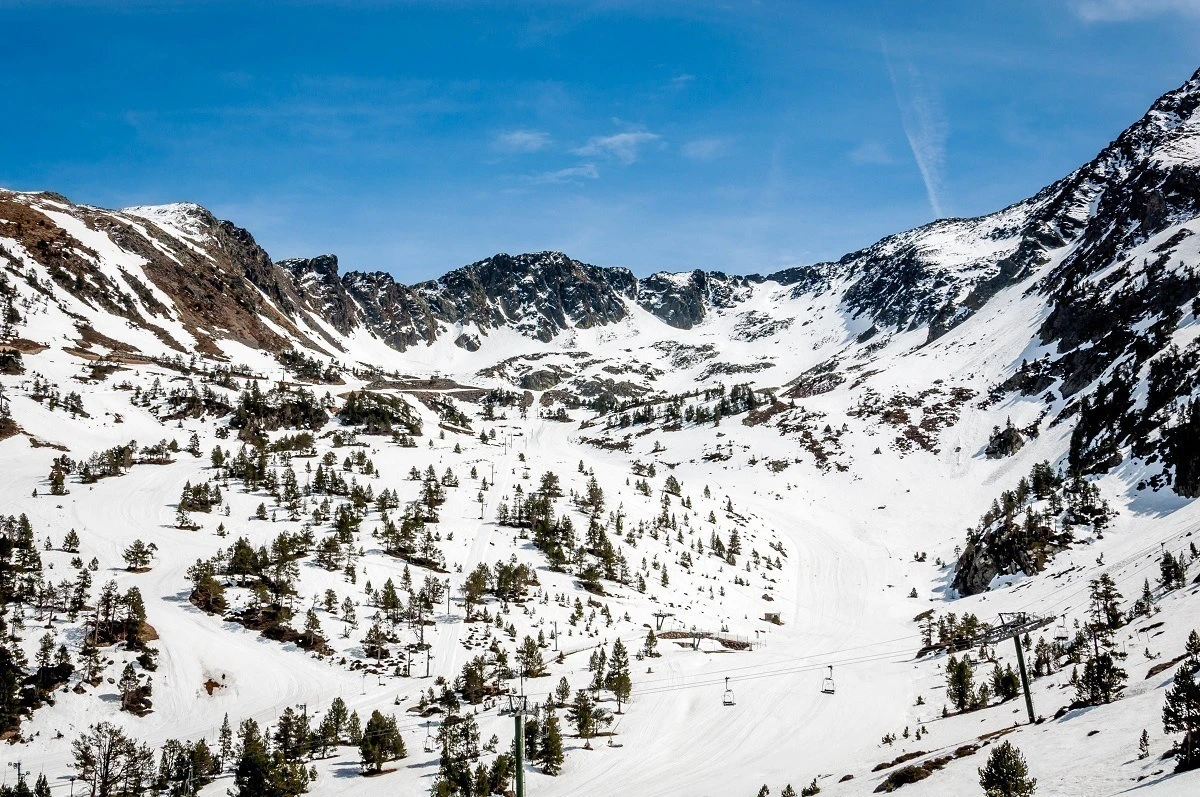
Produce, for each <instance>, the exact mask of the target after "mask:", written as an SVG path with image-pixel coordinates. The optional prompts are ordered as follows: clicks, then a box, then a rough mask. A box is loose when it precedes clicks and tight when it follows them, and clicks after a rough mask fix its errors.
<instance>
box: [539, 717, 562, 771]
mask: <svg viewBox="0 0 1200 797" xmlns="http://www.w3.org/2000/svg"><path fill="white" fill-rule="evenodd" d="M541 731H542V733H541V739H539V740H538V751H537V753H538V758H537V762H538V763H539V764H541V766H542V771H543V772H545V773H546V774H547V775H557V774H558V773H559V772H561V771H562V765H563V740H562V727H561V726H560V724H559V720H558V717H557V716H556V715H555V713H554V709H553V707H550V706H547V708H546V719H545V722H543V723H542V728H541Z"/></svg>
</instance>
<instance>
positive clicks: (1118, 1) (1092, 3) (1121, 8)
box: [1071, 0, 1200, 22]
mask: <svg viewBox="0 0 1200 797" xmlns="http://www.w3.org/2000/svg"><path fill="white" fill-rule="evenodd" d="M1071 7H1072V9H1073V10H1074V12H1075V13H1076V14H1078V15H1079V17H1080V18H1081V19H1083V20H1085V21H1087V22H1124V21H1128V20H1132V19H1144V18H1146V17H1154V16H1159V15H1162V14H1185V15H1188V16H1200V0H1074V1H1073V2H1072V3H1071Z"/></svg>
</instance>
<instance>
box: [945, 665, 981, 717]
mask: <svg viewBox="0 0 1200 797" xmlns="http://www.w3.org/2000/svg"><path fill="white" fill-rule="evenodd" d="M946 696H947V697H948V698H949V699H950V702H951V703H952V704H953V705H954V708H955V709H957V710H958V711H965V710H966V708H967V707H968V706H969V705H971V701H972V700H973V699H974V697H975V675H974V672H973V670H972V668H971V663H970V661H968V660H967V659H966V658H963V659H962V660H961V661H960V660H959V659H958V658H957V657H955V656H951V657H950V660H949V661H947V662H946Z"/></svg>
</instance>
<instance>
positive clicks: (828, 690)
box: [821, 664, 835, 695]
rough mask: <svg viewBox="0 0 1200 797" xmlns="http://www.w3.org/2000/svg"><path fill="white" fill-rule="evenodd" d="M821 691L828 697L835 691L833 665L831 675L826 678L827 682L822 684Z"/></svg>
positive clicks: (830, 669)
mask: <svg viewBox="0 0 1200 797" xmlns="http://www.w3.org/2000/svg"><path fill="white" fill-rule="evenodd" d="M821 691H822V692H824V693H825V694H827V695H832V694H833V693H834V691H835V688H834V684H833V665H832V664H831V665H829V674H828V675H826V676H825V680H823V681H822V682H821Z"/></svg>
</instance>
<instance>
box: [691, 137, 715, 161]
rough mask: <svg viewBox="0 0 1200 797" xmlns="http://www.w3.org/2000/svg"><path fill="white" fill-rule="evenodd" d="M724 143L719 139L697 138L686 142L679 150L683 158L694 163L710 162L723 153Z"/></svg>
mask: <svg viewBox="0 0 1200 797" xmlns="http://www.w3.org/2000/svg"><path fill="white" fill-rule="evenodd" d="M725 148H726V146H725V141H723V140H722V139H719V138H697V139H693V140H692V141H689V142H687V143H686V144H684V145H683V147H682V148H681V149H680V152H682V153H683V156H684V157H685V158H691V159H692V160H696V161H710V160H712V159H713V158H716V157H717V156H719V155H720V154H721V153H723V152H724V151H725Z"/></svg>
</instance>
